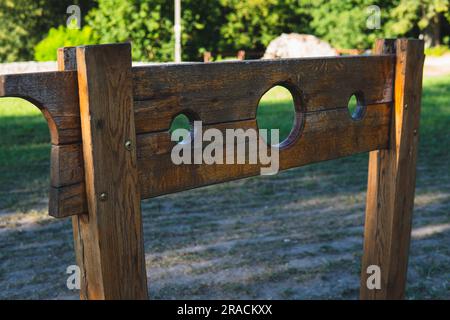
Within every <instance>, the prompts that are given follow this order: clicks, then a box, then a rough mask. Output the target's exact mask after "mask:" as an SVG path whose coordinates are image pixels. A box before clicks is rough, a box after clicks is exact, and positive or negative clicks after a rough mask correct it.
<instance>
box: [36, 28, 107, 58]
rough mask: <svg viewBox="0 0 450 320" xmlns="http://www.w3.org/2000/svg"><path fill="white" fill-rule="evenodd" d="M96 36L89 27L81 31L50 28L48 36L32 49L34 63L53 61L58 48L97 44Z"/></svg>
mask: <svg viewBox="0 0 450 320" xmlns="http://www.w3.org/2000/svg"><path fill="white" fill-rule="evenodd" d="M97 43H99V39H98V36H97V34H96V33H95V32H94V31H93V30H92V28H91V27H89V26H84V27H83V28H81V29H75V28H67V27H66V26H59V27H58V28H51V29H50V31H49V33H48V35H47V36H46V37H45V38H44V39H43V40H42V41H41V42H39V43H38V44H37V45H36V46H35V48H34V59H35V60H36V61H55V60H56V59H57V51H58V48H63V47H73V46H79V45H89V44H97Z"/></svg>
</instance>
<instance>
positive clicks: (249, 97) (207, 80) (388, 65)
mask: <svg viewBox="0 0 450 320" xmlns="http://www.w3.org/2000/svg"><path fill="white" fill-rule="evenodd" d="M393 63H394V59H393V57H392V56H376V57H373V56H367V57H344V58H342V57H340V58H314V59H285V60H268V61H264V60H263V61H244V62H223V63H205V64H203V63H201V64H198V63H197V64H182V65H173V64H172V65H170V64H169V65H156V66H150V67H136V68H134V74H133V77H134V81H133V82H134V86H133V87H134V99H135V112H136V116H135V118H136V130H137V132H138V133H146V132H153V131H162V130H167V129H168V128H169V127H170V123H171V121H172V119H173V118H174V117H175V116H176V115H177V114H179V113H181V112H187V113H190V114H191V115H192V117H193V118H194V119H200V120H202V121H203V123H204V124H214V123H223V122H232V121H240V120H248V119H255V117H256V109H257V106H258V103H259V100H260V99H261V97H262V96H263V95H264V93H265V92H267V91H268V90H269V89H271V88H272V87H273V86H275V85H277V84H284V85H286V86H287V87H288V88H289V89H290V90H291V91H292V92H293V95H294V98H295V97H296V98H297V99H298V101H299V103H298V108H299V109H300V108H301V109H302V110H303V111H305V112H313V111H319V110H326V109H333V108H337V107H347V104H348V99H349V98H350V97H351V96H352V94H354V93H355V92H361V93H362V94H363V95H364V99H365V103H366V104H379V103H385V102H390V101H392V79H393V71H394V68H393Z"/></svg>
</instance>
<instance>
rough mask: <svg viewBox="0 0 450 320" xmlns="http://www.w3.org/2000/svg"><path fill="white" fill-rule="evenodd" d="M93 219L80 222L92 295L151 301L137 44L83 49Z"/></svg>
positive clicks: (86, 164) (88, 191) (84, 115)
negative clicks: (135, 84) (135, 87)
mask: <svg viewBox="0 0 450 320" xmlns="http://www.w3.org/2000/svg"><path fill="white" fill-rule="evenodd" d="M77 70H78V81H79V93H80V114H81V127H82V136H83V158H84V168H85V181H86V195H87V203H88V211H89V215H88V217H87V218H88V219H87V221H84V220H83V219H79V220H78V232H79V233H80V234H81V237H82V241H83V246H84V249H83V250H84V252H83V254H84V263H83V265H84V273H85V278H84V279H85V280H84V281H86V282H87V285H86V286H83V288H84V289H85V290H86V292H83V293H82V297H85V298H87V299H146V298H147V277H146V270H145V257H144V249H143V234H142V221H141V207H140V192H139V183H138V174H137V161H136V149H135V148H132V149H131V150H127V149H126V148H125V142H126V141H128V140H129V141H131V143H132V145H133V146H135V145H136V132H135V127H134V115H133V96H132V73H131V46H130V45H129V44H118V45H101V46H87V47H79V48H77Z"/></svg>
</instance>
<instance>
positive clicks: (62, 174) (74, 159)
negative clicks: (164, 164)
mask: <svg viewBox="0 0 450 320" xmlns="http://www.w3.org/2000/svg"><path fill="white" fill-rule="evenodd" d="M58 70H60V71H69V70H77V57H76V48H75V47H66V48H60V49H58ZM80 126H81V123H80ZM67 148H70V149H69V150H67ZM51 163H52V167H51V168H52V173H51V177H52V186H53V185H57V186H59V187H60V188H54V187H52V190H54V191H56V192H57V193H56V195H55V196H54V197H52V196H50V203H52V200H54V199H55V197H56V196H59V197H63V196H64V195H65V193H66V192H67V191H68V190H69V188H72V191H73V192H74V197H75V199H83V201H82V204H83V206H82V207H80V208H78V211H79V212H80V213H79V214H76V215H73V216H72V230H73V244H74V249H75V257H76V261H77V266H78V267H79V268H80V271H81V272H80V276H81V279H80V298H81V299H86V298H87V294H86V293H87V292H88V282H87V281H86V264H85V260H87V261H90V260H89V259H92V258H93V257H89V256H88V257H87V259H86V254H89V253H91V254H92V252H91V251H85V250H84V241H85V240H86V236H87V235H86V236H84V237H83V225H88V224H89V215H88V211H87V210H88V209H87V201H86V200H85V199H86V189H85V184H84V162H83V149H82V146H81V144H73V145H65V146H55V145H54V146H52V159H51ZM67 163H70V165H68V166H67V167H68V168H77V169H76V171H73V170H72V169H65V167H66V164H67ZM54 170H55V171H56V172H53V171H54ZM66 172H68V173H66ZM75 172H77V173H78V174H81V177H80V178H79V179H80V181H78V184H75V185H72V186H69V187H67V185H66V184H67V183H68V181H69V180H70V179H69V178H70V177H74V176H75V174H74V173H75ZM56 177H58V178H56ZM53 179H57V181H54V180H53ZM61 186H64V187H63V188H61ZM56 203H57V205H58V206H62V205H65V204H66V202H62V201H58V202H56ZM68 207H69V209H68V210H73V208H74V207H76V206H73V205H69V206H68ZM50 208H51V206H50ZM68 210H65V208H64V207H57V208H54V209H53V210H49V211H50V214H52V213H53V216H54V214H55V213H59V215H60V216H59V217H64V216H68Z"/></svg>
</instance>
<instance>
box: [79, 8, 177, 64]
mask: <svg viewBox="0 0 450 320" xmlns="http://www.w3.org/2000/svg"><path fill="white" fill-rule="evenodd" d="M170 15H173V6H170V5H167V1H165V0H148V1H145V0H99V1H98V8H96V9H93V11H91V12H90V13H89V16H88V17H87V19H88V23H89V25H90V26H91V27H92V28H93V30H94V31H95V32H96V33H97V34H98V36H99V37H100V41H101V42H126V41H131V42H132V43H133V59H135V60H141V61H148V60H158V61H168V60H171V58H172V48H173V46H172V21H171V20H170V19H169V16H170Z"/></svg>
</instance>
